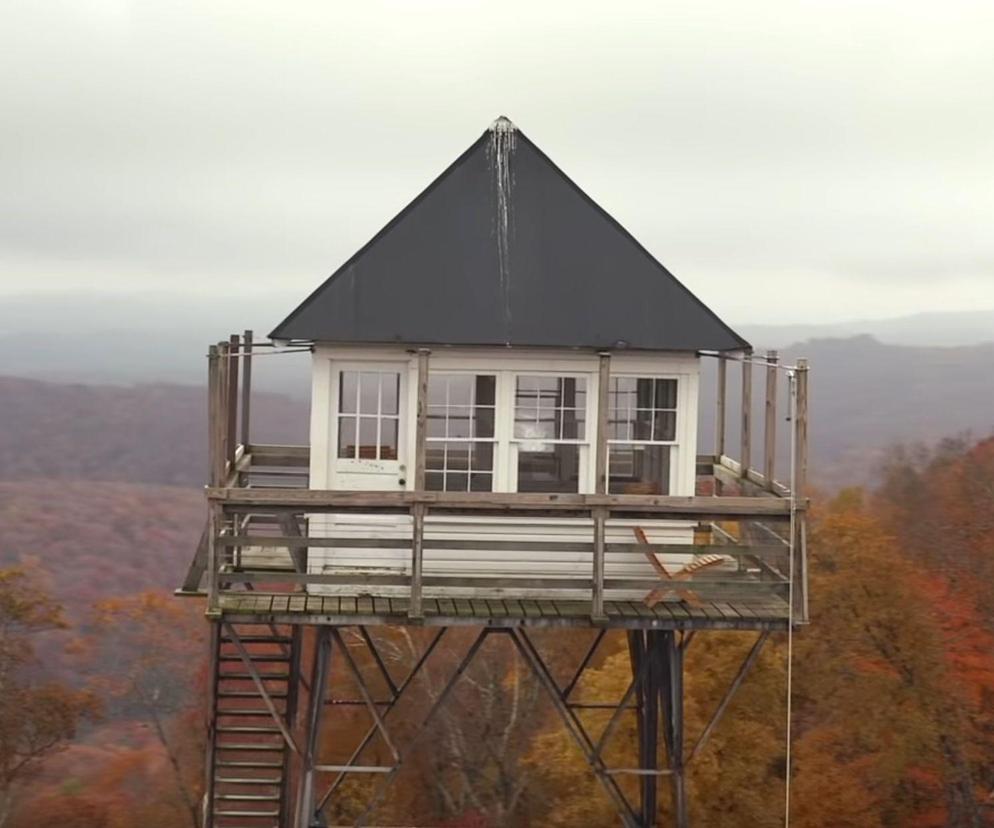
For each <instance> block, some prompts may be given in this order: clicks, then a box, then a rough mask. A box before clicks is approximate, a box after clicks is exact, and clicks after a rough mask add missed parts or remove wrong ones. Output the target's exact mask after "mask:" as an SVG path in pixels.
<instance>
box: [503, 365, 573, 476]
mask: <svg viewBox="0 0 994 828" xmlns="http://www.w3.org/2000/svg"><path fill="white" fill-rule="evenodd" d="M586 414H587V381H586V379H584V378H583V377H560V376H530V375H521V376H519V377H517V379H516V383H515V394H514V438H515V441H516V442H517V444H518V491H519V492H577V491H579V488H580V452H581V446H582V443H583V441H585V440H586Z"/></svg>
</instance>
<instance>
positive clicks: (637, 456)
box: [608, 445, 670, 495]
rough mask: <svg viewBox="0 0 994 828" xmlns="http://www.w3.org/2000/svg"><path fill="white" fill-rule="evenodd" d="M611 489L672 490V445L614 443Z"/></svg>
mask: <svg viewBox="0 0 994 828" xmlns="http://www.w3.org/2000/svg"><path fill="white" fill-rule="evenodd" d="M608 491H610V492H613V493H614V494H657V495H665V494H669V491H670V446H643V445H614V446H611V448H610V452H609V454H608Z"/></svg>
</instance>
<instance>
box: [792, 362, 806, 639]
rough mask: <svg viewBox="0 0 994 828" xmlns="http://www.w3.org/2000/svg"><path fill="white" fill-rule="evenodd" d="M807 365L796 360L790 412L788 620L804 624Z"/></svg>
mask: <svg viewBox="0 0 994 828" xmlns="http://www.w3.org/2000/svg"><path fill="white" fill-rule="evenodd" d="M808 371H809V368H808V361H807V360H806V359H799V360H797V366H796V374H795V383H796V386H795V391H794V393H795V396H796V401H795V408H794V474H793V478H794V479H793V489H792V491H791V496H792V497H793V499H794V505H795V507H797V506H799V507H801V508H800V509H799V510H797V509H795V518H794V533H795V534H794V539H793V540H794V548H795V550H796V553H797V554H796V555H795V558H794V576H795V577H794V584H795V585H794V595H795V604H796V609H795V607H791V614H792V616H793V617H794V618H795V619H796V620H797V621H799V622H801V623H805V622H807V620H808V550H807V515H808V513H807V499H808V494H807V485H808Z"/></svg>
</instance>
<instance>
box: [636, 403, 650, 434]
mask: <svg viewBox="0 0 994 828" xmlns="http://www.w3.org/2000/svg"><path fill="white" fill-rule="evenodd" d="M634 426H635V437H634V439H636V440H651V439H652V411H649V410H648V409H644V408H640V409H636V411H635V423H634Z"/></svg>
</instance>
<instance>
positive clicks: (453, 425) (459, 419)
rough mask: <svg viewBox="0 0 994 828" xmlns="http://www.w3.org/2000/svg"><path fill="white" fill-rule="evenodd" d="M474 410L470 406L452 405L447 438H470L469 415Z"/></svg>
mask: <svg viewBox="0 0 994 828" xmlns="http://www.w3.org/2000/svg"><path fill="white" fill-rule="evenodd" d="M471 410H472V409H471V408H470V407H469V406H468V405H450V406H449V421H448V429H447V431H446V436H447V437H469V436H470V428H469V414H470V411H471Z"/></svg>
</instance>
